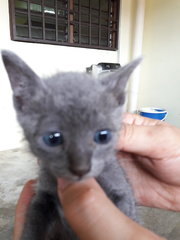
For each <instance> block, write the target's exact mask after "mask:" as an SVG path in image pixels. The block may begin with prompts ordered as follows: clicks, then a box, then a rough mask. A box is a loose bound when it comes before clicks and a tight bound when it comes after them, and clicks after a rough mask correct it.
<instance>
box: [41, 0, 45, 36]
mask: <svg viewBox="0 0 180 240" xmlns="http://www.w3.org/2000/svg"><path fill="white" fill-rule="evenodd" d="M41 11H42V29H43V40H45V39H46V32H45V14H44V0H42V1H41Z"/></svg>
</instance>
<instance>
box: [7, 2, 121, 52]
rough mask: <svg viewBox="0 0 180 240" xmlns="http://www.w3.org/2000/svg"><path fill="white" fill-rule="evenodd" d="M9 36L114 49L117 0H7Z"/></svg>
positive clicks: (116, 30) (115, 45)
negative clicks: (9, 25) (9, 24)
mask: <svg viewBox="0 0 180 240" xmlns="http://www.w3.org/2000/svg"><path fill="white" fill-rule="evenodd" d="M9 6H10V20H11V21H10V22H11V38H12V40H17V41H28V42H35V43H37V42H40V43H50V44H59V45H67V46H77V47H91V48H101V49H109V50H115V49H117V38H118V22H119V0H9Z"/></svg>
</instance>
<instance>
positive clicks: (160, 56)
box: [138, 0, 180, 127]
mask: <svg viewBox="0 0 180 240" xmlns="http://www.w3.org/2000/svg"><path fill="white" fill-rule="evenodd" d="M179 22H180V1H179V0H171V1H169V0H146V9H145V23H144V39H143V54H144V57H145V58H144V62H143V64H142V72H141V73H142V74H141V81H140V88H139V98H138V107H143V106H155V107H163V108H166V109H167V110H168V112H169V114H168V118H167V121H168V122H169V123H171V124H174V125H176V126H178V127H180V28H179Z"/></svg>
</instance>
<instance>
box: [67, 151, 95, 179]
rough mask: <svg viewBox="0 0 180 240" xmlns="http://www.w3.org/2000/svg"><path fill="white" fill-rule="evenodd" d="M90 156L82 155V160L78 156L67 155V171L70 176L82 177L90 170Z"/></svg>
mask: <svg viewBox="0 0 180 240" xmlns="http://www.w3.org/2000/svg"><path fill="white" fill-rule="evenodd" d="M90 159H91V158H90V156H89V155H88V156H87V155H86V154H84V156H83V158H82V157H81V156H80V155H79V156H77V154H76V155H74V154H69V159H68V160H69V170H70V172H71V173H72V174H74V175H76V176H78V177H82V176H84V175H85V174H87V173H88V172H90V170H91V161H90Z"/></svg>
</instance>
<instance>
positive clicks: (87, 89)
mask: <svg viewBox="0 0 180 240" xmlns="http://www.w3.org/2000/svg"><path fill="white" fill-rule="evenodd" d="M2 59H3V62H4V65H5V68H6V70H7V73H8V76H9V79H10V82H11V87H12V90H13V100H14V106H15V109H16V112H17V117H18V120H19V123H20V124H21V126H22V128H23V130H24V133H25V136H26V138H27V140H28V142H29V145H30V148H31V150H32V152H33V153H34V154H35V155H36V156H37V157H38V158H39V159H40V174H39V180H38V186H37V192H36V195H35V197H34V198H33V200H32V202H31V204H30V206H29V209H28V212H27V217H26V222H25V226H24V230H23V234H22V237H21V240H57V239H59V240H66V239H67V240H68V239H71V240H75V239H78V238H77V236H76V235H75V233H74V232H73V231H72V230H71V229H70V227H69V226H68V223H67V222H66V220H65V219H64V216H63V210H62V208H61V205H60V203H59V199H58V197H57V193H56V186H57V183H56V179H57V178H58V177H61V178H66V179H69V180H71V181H80V180H83V179H86V178H90V177H95V178H96V180H97V181H98V182H99V184H100V185H101V186H102V188H103V189H104V191H105V192H106V194H107V196H108V197H109V198H110V199H111V200H112V201H113V202H114V204H115V205H116V206H117V207H118V208H119V209H120V210H121V211H123V212H124V213H125V214H126V215H127V216H128V217H130V218H132V219H134V220H136V213H135V200H134V197H133V194H132V190H131V187H130V185H129V183H128V181H127V179H126V176H125V175H124V172H123V170H122V168H121V167H120V165H119V163H118V161H117V158H116V143H117V138H118V133H119V128H120V122H121V121H120V120H121V112H122V105H123V103H124V99H125V93H124V89H125V86H126V82H127V80H128V78H129V76H130V74H131V73H132V71H133V70H134V69H135V67H136V66H137V65H138V64H139V63H140V61H141V59H137V60H135V61H133V62H131V63H129V64H128V65H126V66H124V67H122V68H121V69H120V70H118V71H116V72H114V73H112V74H107V75H103V77H101V78H99V79H98V78H97V79H96V78H94V77H92V76H91V75H88V74H85V73H58V74H56V75H54V76H52V77H49V78H46V79H40V78H39V77H38V76H37V75H36V74H35V73H34V72H33V71H32V70H31V69H30V68H29V67H28V66H27V65H26V63H24V62H23V61H22V60H21V59H20V58H19V57H18V56H16V55H15V54H13V53H11V52H9V51H2Z"/></svg>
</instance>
